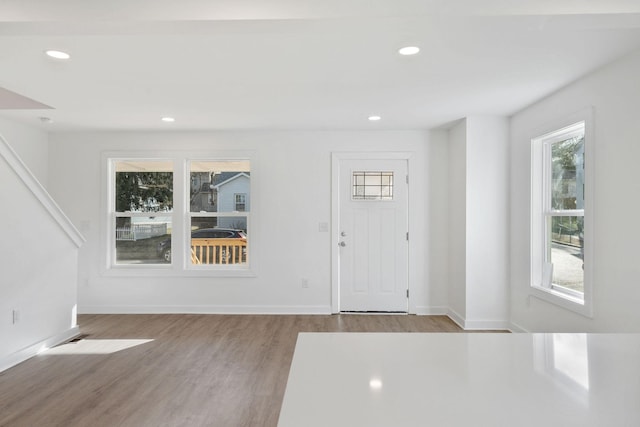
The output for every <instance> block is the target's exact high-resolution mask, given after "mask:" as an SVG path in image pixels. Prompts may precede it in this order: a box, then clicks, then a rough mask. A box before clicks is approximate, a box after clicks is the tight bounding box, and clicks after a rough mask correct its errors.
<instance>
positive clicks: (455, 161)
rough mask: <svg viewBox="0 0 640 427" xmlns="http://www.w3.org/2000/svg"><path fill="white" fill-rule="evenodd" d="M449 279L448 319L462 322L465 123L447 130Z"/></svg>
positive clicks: (464, 296) (464, 295)
mask: <svg viewBox="0 0 640 427" xmlns="http://www.w3.org/2000/svg"><path fill="white" fill-rule="evenodd" d="M448 163H449V168H448V184H449V185H448V189H449V223H448V229H449V236H448V248H449V260H448V266H449V277H448V279H449V280H448V297H449V300H448V304H449V308H450V310H451V316H452V317H453V318H454V319H455V320H456V322H458V323H459V324H463V323H464V319H465V316H466V312H467V291H466V287H467V249H466V248H467V243H466V242H467V121H466V120H461V121H460V122H459V123H458V124H456V125H455V126H454V127H453V128H451V130H450V131H449V158H448Z"/></svg>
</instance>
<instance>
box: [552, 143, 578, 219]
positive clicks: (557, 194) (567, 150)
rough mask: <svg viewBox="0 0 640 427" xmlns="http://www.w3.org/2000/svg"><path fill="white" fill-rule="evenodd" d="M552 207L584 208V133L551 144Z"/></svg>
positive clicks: (559, 208) (561, 208) (558, 208)
mask: <svg viewBox="0 0 640 427" xmlns="http://www.w3.org/2000/svg"><path fill="white" fill-rule="evenodd" d="M551 174H552V177H551V187H552V188H551V208H552V209H555V210H564V209H584V135H582V136H578V137H575V138H570V139H566V140H564V141H559V142H556V143H553V144H552V145H551Z"/></svg>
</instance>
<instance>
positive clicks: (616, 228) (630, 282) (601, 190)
mask: <svg viewBox="0 0 640 427" xmlns="http://www.w3.org/2000/svg"><path fill="white" fill-rule="evenodd" d="M639 75H640V51H639V52H636V53H634V54H632V55H630V56H628V57H626V58H623V59H621V60H619V61H617V62H615V63H613V64H610V65H609V66H607V67H604V68H602V69H600V70H598V71H597V72H595V73H593V74H591V75H589V76H586V77H585V78H583V79H581V80H579V81H577V82H575V83H573V84H571V85H569V86H568V87H566V88H564V89H562V90H560V91H559V92H557V93H555V94H553V95H552V96H550V97H548V98H546V99H544V100H542V101H540V102H539V103H537V104H535V105H532V106H531V107H529V108H527V109H525V110H524V111H522V112H520V113H518V114H516V115H514V116H513V117H512V120H511V143H512V146H511V183H512V186H511V250H512V252H511V318H512V322H513V323H514V325H515V326H516V328H519V329H523V330H528V331H586V332H623V331H624V332H627V331H631V332H639V331H640V310H639V309H638V301H640V286H639V283H640V263H639V262H638V261H639V259H640V249H639V248H638V242H640V227H638V225H637V212H639V211H640V197H639V196H640V179H638V177H637V176H636V175H637V174H636V172H637V170H638V159H640V144H639V143H638V135H640V120H638V113H639V111H640V110H639V108H638V100H639V99H640V84H638V76H639ZM588 107H593V109H594V122H595V141H587V143H591V144H595V153H594V158H593V159H586V161H587V162H593V163H592V165H593V166H594V167H595V188H594V202H595V211H594V212H591V215H593V216H594V236H593V237H594V259H595V262H594V265H593V279H594V280H593V288H594V292H593V318H589V317H585V316H582V315H579V314H576V313H573V312H571V311H568V310H566V309H563V308H560V307H558V306H556V305H554V304H551V303H548V302H545V301H542V300H539V299H537V298H535V297H532V296H530V292H529V270H530V265H529V256H530V249H529V248H530V238H529V217H530V215H529V209H530V188H531V186H530V184H531V183H530V145H531V138H532V137H535V136H539V134H538V132H540V130H541V129H545V128H546V127H548V126H549V124H550V123H553V122H555V121H557V120H562V119H564V118H566V117H569V116H571V115H573V114H574V113H576V112H579V111H580V110H583V109H585V108H588ZM586 214H587V215H589V213H588V212H587V213H586Z"/></svg>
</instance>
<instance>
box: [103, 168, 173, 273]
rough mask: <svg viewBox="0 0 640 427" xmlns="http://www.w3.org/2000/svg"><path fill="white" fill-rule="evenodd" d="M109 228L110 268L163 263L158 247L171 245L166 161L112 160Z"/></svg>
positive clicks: (170, 179)
mask: <svg viewBox="0 0 640 427" xmlns="http://www.w3.org/2000/svg"><path fill="white" fill-rule="evenodd" d="M111 167H112V170H113V175H112V179H113V181H112V185H113V186H112V189H113V192H112V194H113V197H112V198H111V226H112V233H113V240H112V242H113V244H112V247H111V250H112V256H111V259H112V260H113V264H115V265H140V264H158V263H160V262H163V261H164V260H163V259H162V251H161V246H163V245H167V246H169V247H170V245H171V229H172V224H173V216H174V209H173V163H172V162H171V161H167V160H137V159H136V160H113V161H112V164H111Z"/></svg>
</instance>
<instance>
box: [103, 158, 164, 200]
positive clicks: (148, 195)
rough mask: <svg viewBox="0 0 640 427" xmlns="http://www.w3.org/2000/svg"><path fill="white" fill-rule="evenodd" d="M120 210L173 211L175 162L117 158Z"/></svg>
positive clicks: (117, 197)
mask: <svg viewBox="0 0 640 427" xmlns="http://www.w3.org/2000/svg"><path fill="white" fill-rule="evenodd" d="M115 169H116V172H115V186H114V189H115V204H116V206H115V211H116V212H172V211H173V172H172V170H173V165H172V163H171V162H167V161H147V160H130V161H117V162H115Z"/></svg>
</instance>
